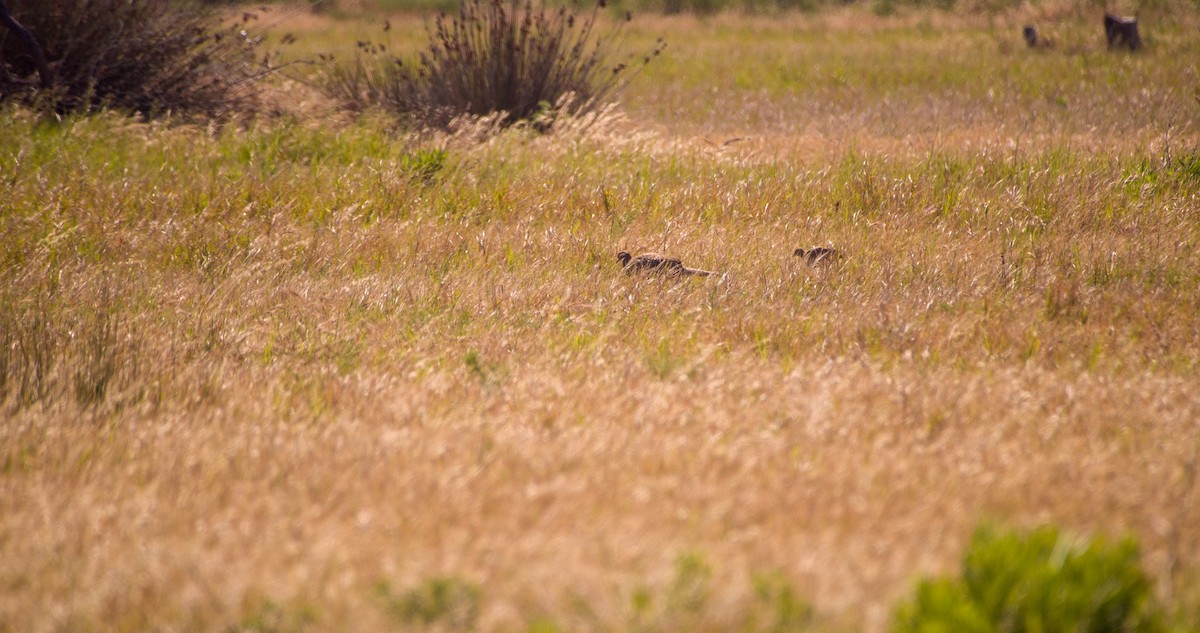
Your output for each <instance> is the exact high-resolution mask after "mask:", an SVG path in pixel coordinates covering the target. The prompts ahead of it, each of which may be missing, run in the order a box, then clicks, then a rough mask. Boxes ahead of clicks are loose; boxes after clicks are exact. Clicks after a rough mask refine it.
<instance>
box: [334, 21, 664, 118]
mask: <svg viewBox="0 0 1200 633" xmlns="http://www.w3.org/2000/svg"><path fill="white" fill-rule="evenodd" d="M604 7H605V0H600V1H599V2H597V4H596V5H594V6H593V8H592V11H591V12H590V13H589V14H588V15H587V16H586V17H584V18H583V19H578V18H577V17H576V16H575V14H574V13H572V12H571V11H570V10H568V9H567V8H566V7H564V6H559V7H557V8H548V7H547V6H546V5H545V4H544V3H539V4H537V5H535V4H533V3H532V2H531V1H526V2H521V0H508V1H505V0H466V1H465V2H464V3H463V5H462V8H461V10H460V11H459V13H458V14H457V15H455V16H446V15H444V14H443V15H439V16H438V18H437V19H436V20H435V21H434V23H433V25H432V26H431V27H430V29H429V44H428V47H427V48H426V50H425V51H424V52H422V53H421V54H420V56H419V58H418V61H417V62H416V63H415V64H410V63H405V62H404V61H402V60H400V59H399V58H397V57H393V56H390V55H388V54H387V51H386V47H385V46H382V45H377V44H372V43H368V42H359V52H358V54H357V55H356V57H355V59H354V61H353V62H351V63H350V64H348V65H338V66H335V67H334V69H333V71H332V72H331V73H330V76H329V80H328V83H327V91H328V93H329V94H330V95H331V96H333V97H334V98H336V99H338V100H339V101H341V102H342V104H343V105H344V106H345V107H346V108H348V109H350V110H352V111H361V110H364V109H366V108H368V107H372V106H380V107H383V108H384V109H386V110H389V111H392V112H395V113H397V114H399V115H401V116H403V117H405V118H411V119H412V120H413V121H415V122H416V123H418V124H421V125H427V126H431V127H439V128H445V127H447V126H448V125H449V124H450V122H451V121H453V120H454V119H455V118H456V117H458V116H461V115H464V114H466V115H473V116H484V115H488V114H492V113H497V112H498V113H502V114H503V121H504V122H505V124H511V123H515V122H517V121H530V122H532V123H533V124H534V125H535V126H536V127H538V128H539V129H547V128H549V127H551V126H552V125H553V120H554V117H555V114H556V113H558V112H566V113H570V114H585V113H589V112H592V111H594V110H596V109H598V108H600V107H603V105H604V102H605V101H606V99H608V98H609V97H610V96H612V94H613V93H614V92H615V91H616V90H618V89H619V88H620V87H621V86H622V85H624V83H625V82H626V81H627V79H628V77H629V76H630V71H631V69H633V68H636V67H637V66H638V65H639V64H645V63H648V62H649V61H650V60H651V59H652V58H653V57H655V56H657V55H658V54H659V53H660V52H661V50H662V48H663V42H662V41H661V40H659V42H658V44H657V46H656V48H655V49H654V50H653V51H652V52H650V53H649V54H646V55H644V56H642V57H641V58H640V59H639V60H637V61H636V62H635V61H632V60H631V61H626V62H614V61H613V59H612V57H613V54H612V52H613V50H614V49H615V48H616V47H617V46H618V44H619V41H620V39H621V35H622V33H623V26H624V24H625V22H628V21H629V20H631V19H632V15H631V14H628V13H626V15H625V21H624V22H618V23H617V24H616V25H615V26H614V27H613V28H612V29H611V30H609V31H608V32H606V33H603V34H600V33H598V31H599V23H600V16H601V14H602V10H603V9H604Z"/></svg>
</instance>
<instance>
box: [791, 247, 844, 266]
mask: <svg viewBox="0 0 1200 633" xmlns="http://www.w3.org/2000/svg"><path fill="white" fill-rule="evenodd" d="M793 255H795V256H796V257H799V258H800V259H803V260H804V262H805V263H806V264H808V265H810V266H815V265H817V264H822V263H830V262H834V261H837V259H838V258H839V257H841V253H839V252H838V251H837V249H833V248H825V247H824V246H818V247H817V248H813V249H810V250H807V251H806V250H804V249H803V248H797V249H796V252H795V253H793Z"/></svg>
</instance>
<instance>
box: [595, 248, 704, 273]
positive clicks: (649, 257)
mask: <svg viewBox="0 0 1200 633" xmlns="http://www.w3.org/2000/svg"><path fill="white" fill-rule="evenodd" d="M617 261H619V262H621V268H622V269H623V270H624V271H625V274H626V275H632V274H633V273H639V272H644V273H664V274H668V275H697V276H700V277H707V276H709V275H711V274H713V271H711V270H700V269H698V268H688V267H687V266H684V265H683V262H681V261H679V260H678V259H675V258H674V257H666V256H664V255H658V254H655V253H644V254H642V255H638V256H637V257H634V256H633V255H630V254H629V253H627V252H625V251H621V252H620V253H617Z"/></svg>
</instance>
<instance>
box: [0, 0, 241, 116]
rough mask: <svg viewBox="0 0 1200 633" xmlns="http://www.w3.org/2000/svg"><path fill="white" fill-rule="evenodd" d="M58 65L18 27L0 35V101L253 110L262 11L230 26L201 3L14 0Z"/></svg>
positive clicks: (60, 107) (18, 14)
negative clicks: (256, 26)
mask: <svg viewBox="0 0 1200 633" xmlns="http://www.w3.org/2000/svg"><path fill="white" fill-rule="evenodd" d="M7 5H8V7H9V9H10V10H11V12H12V15H13V17H14V18H15V19H16V20H17V21H18V22H20V23H21V24H23V25H24V26H25V27H26V28H28V29H29V31H30V32H32V34H33V35H34V36H35V38H36V39H37V41H38V44H39V45H40V47H41V48H42V50H43V52H44V56H45V59H46V61H47V62H48V66H49V68H50V71H51V72H50V75H51V77H50V78H49V79H50V81H48V82H47V81H44V80H43V78H42V77H39V76H38V75H39V73H38V71H39V68H38V64H37V61H36V59H35V56H34V54H33V52H32V51H30V50H29V47H28V46H27V45H26V44H25V43H24V42H22V41H21V40H20V38H18V37H14V36H12V35H11V34H7V33H5V35H6V37H3V38H0V101H16V102H20V103H24V104H27V105H33V106H37V107H43V108H48V109H51V110H54V111H56V112H59V113H65V112H79V111H88V110H93V109H96V108H101V107H111V108H115V109H118V110H125V111H129V112H136V113H139V114H142V115H146V116H153V115H160V114H165V113H168V112H173V113H185V114H201V115H206V116H225V115H229V114H232V113H236V112H245V111H249V110H252V109H253V107H254V104H255V100H256V99H255V97H256V94H255V90H254V88H255V84H256V79H257V78H258V77H259V76H260V75H261V73H260V72H257V69H256V68H255V55H256V47H257V44H258V41H257V39H256V38H254V37H253V36H251V35H250V34H249V33H248V29H247V24H246V23H247V22H249V21H250V20H252V19H253V18H254V17H255V16H254V15H253V14H250V13H246V14H244V15H243V18H242V21H241V22H239V23H237V24H233V25H225V26H222V24H221V23H220V21H219V18H218V17H217V15H216V14H215V13H213V11H212V10H211V9H207V8H205V7H204V6H202V5H201V4H199V3H195V2H192V3H188V2H160V1H159V0H8V2H7Z"/></svg>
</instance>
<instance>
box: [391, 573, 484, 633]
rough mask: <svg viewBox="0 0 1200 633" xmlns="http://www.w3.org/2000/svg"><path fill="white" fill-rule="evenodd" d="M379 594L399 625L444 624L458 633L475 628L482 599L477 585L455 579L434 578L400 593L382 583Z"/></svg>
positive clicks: (481, 593)
mask: <svg viewBox="0 0 1200 633" xmlns="http://www.w3.org/2000/svg"><path fill="white" fill-rule="evenodd" d="M376 590H377V591H378V592H379V595H380V596H381V597H382V598H383V600H384V602H385V603H386V606H387V610H388V612H389V613H390V614H391V615H392V617H394V618H395V619H396V620H397V621H399V622H401V623H403V624H406V625H425V626H430V625H434V624H443V625H445V626H448V627H450V629H451V630H455V631H468V630H471V629H473V628H474V627H475V621H476V620H477V619H478V618H479V609H480V606H481V603H482V599H483V592H482V590H480V588H479V587H478V586H477V585H475V584H472V583H469V582H466V581H463V580H460V579H458V578H455V577H452V576H451V577H438V578H431V579H430V580H428V581H426V582H425V583H423V584H421V585H418V586H416V587H412V588H410V589H408V590H406V591H402V592H400V593H396V592H394V591H393V590H392V588H391V585H390V584H388V583H387V582H380V583H379V585H377V587H376Z"/></svg>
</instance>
